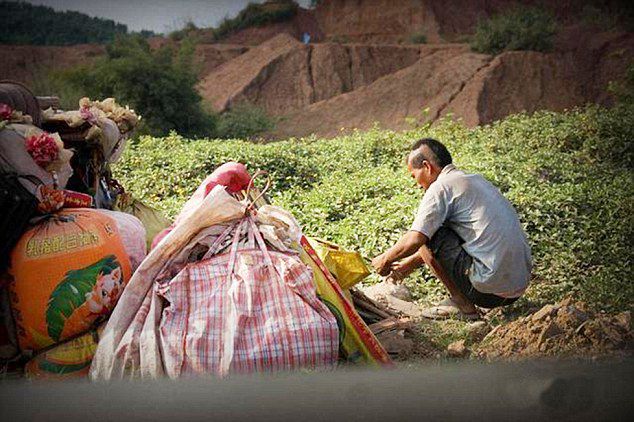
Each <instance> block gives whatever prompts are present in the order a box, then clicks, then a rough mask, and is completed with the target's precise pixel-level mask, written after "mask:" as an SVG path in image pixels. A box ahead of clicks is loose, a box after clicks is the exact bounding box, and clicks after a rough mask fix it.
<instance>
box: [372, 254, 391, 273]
mask: <svg viewBox="0 0 634 422" xmlns="http://www.w3.org/2000/svg"><path fill="white" fill-rule="evenodd" d="M391 265H392V263H391V262H390V261H388V260H387V253H382V254H381V255H379V256H377V257H375V258H374V259H372V267H374V269H375V270H376V272H377V273H379V275H382V276H386V275H388V274H389V272H390V266H391Z"/></svg>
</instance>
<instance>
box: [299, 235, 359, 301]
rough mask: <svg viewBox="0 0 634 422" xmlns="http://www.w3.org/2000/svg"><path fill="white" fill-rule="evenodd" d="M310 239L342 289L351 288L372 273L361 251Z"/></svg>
mask: <svg viewBox="0 0 634 422" xmlns="http://www.w3.org/2000/svg"><path fill="white" fill-rule="evenodd" d="M308 241H309V242H310V244H311V246H312V247H313V248H314V249H315V251H316V252H317V255H318V256H319V258H320V259H321V260H322V262H323V263H324V264H325V265H326V268H328V270H330V272H331V273H332V275H334V276H335V279H336V280H337V283H339V285H340V286H341V288H342V289H349V288H350V287H352V286H354V285H355V284H357V283H358V282H360V281H361V280H363V279H364V278H366V277H367V276H368V275H369V274H370V270H369V269H368V266H367V265H366V264H365V262H364V261H363V258H362V257H361V254H359V252H356V251H347V250H345V249H342V248H341V247H340V246H339V245H337V244H335V243H331V242H327V241H325V240H322V239H317V238H308Z"/></svg>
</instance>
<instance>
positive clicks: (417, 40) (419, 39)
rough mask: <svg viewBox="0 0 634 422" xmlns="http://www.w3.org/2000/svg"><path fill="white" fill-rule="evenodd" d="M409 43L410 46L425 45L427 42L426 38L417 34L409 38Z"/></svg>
mask: <svg viewBox="0 0 634 422" xmlns="http://www.w3.org/2000/svg"><path fill="white" fill-rule="evenodd" d="M409 42H410V43H411V44H425V43H426V42H427V36H426V35H425V34H423V33H420V32H417V33H414V34H412V35H410V36H409Z"/></svg>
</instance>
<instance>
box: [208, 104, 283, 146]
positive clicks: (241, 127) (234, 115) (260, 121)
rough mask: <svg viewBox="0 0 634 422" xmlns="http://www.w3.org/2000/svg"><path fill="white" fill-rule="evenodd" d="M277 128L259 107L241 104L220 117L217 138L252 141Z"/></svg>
mask: <svg viewBox="0 0 634 422" xmlns="http://www.w3.org/2000/svg"><path fill="white" fill-rule="evenodd" d="M274 127H275V124H274V123H273V120H272V119H271V118H270V117H269V116H268V115H267V114H266V113H265V112H264V110H262V109H261V108H259V107H256V106H254V105H251V104H239V105H237V106H236V107H234V108H232V109H231V110H229V111H227V112H225V113H224V114H222V115H221V116H220V117H219V120H218V128H217V131H216V136H217V137H218V138H224V139H251V138H253V137H254V136H255V135H259V134H260V133H263V132H266V131H268V130H271V129H273V128H274Z"/></svg>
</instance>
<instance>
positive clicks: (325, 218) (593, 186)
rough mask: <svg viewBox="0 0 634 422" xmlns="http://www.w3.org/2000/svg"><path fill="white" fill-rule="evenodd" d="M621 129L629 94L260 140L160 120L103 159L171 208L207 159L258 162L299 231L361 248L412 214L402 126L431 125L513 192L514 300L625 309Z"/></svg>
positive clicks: (628, 251) (422, 287)
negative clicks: (202, 132) (492, 115)
mask: <svg viewBox="0 0 634 422" xmlns="http://www.w3.org/2000/svg"><path fill="white" fill-rule="evenodd" d="M633 135H634V109H633V108H632V107H631V106H624V107H616V108H613V109H609V110H608V109H603V108H600V107H595V106H592V107H587V108H583V109H577V110H573V111H568V112H564V113H554V112H538V113H536V114H534V115H525V114H520V115H515V116H510V117H508V118H506V119H505V120H503V121H501V122H497V123H495V124H493V125H489V126H483V127H479V128H475V129H469V128H466V127H464V126H463V125H462V124H461V123H460V122H455V121H452V120H449V119H445V120H443V121H441V122H437V123H436V124H434V125H433V126H428V125H425V126H421V127H417V128H415V129H412V130H410V131H405V132H393V131H385V130H380V129H374V130H370V131H367V132H355V133H352V134H350V135H346V136H341V137H338V138H336V139H329V140H320V139H315V138H306V139H297V140H287V141H281V142H275V143H269V144H254V143H250V142H246V141H240V140H212V139H196V140H190V139H184V138H182V137H180V136H178V135H176V134H172V135H170V136H167V137H164V138H154V137H142V138H141V139H139V140H138V141H136V142H135V143H134V144H132V145H130V146H129V148H128V149H127V151H126V153H125V155H124V158H123V159H122V161H121V162H120V163H119V164H118V165H117V166H116V167H115V169H114V172H115V177H116V178H117V179H118V180H119V181H120V182H121V183H122V184H123V186H125V187H126V188H127V190H128V191H130V192H132V193H133V194H134V195H135V196H137V197H138V198H140V199H142V200H144V201H146V202H147V203H149V204H151V205H154V206H156V207H157V208H159V209H161V210H163V211H164V212H165V213H166V214H168V215H169V216H170V217H173V216H174V215H175V214H176V213H178V210H179V208H180V206H181V205H182V204H183V203H184V202H185V200H186V199H187V198H188V197H189V195H191V194H192V193H193V191H194V190H195V189H196V187H197V186H198V184H199V183H200V182H201V180H202V179H203V178H204V177H205V176H206V175H208V174H209V173H211V172H212V171H213V170H214V169H215V168H216V167H217V166H218V165H220V164H222V163H224V162H226V161H229V160H237V161H240V162H243V163H246V164H247V165H248V167H249V168H250V169H251V170H252V171H255V170H256V169H264V170H267V171H269V172H270V174H271V176H272V180H273V184H272V189H271V191H270V192H271V194H270V196H271V200H272V201H273V203H274V204H276V205H280V206H282V207H284V208H286V209H288V210H289V211H291V212H292V213H293V214H294V215H295V216H296V218H297V219H298V220H299V222H300V223H301V224H302V226H303V229H304V232H305V233H306V234H307V235H311V236H319V237H323V238H326V239H328V240H331V241H334V242H337V243H339V244H341V245H342V246H344V247H347V248H353V249H356V250H359V251H360V252H361V253H362V254H363V255H364V256H365V257H366V258H371V257H373V256H375V255H376V254H378V253H380V252H382V251H384V250H385V249H386V248H387V247H389V246H390V245H391V244H392V243H393V242H394V241H395V240H396V239H397V238H398V237H399V236H400V234H401V233H403V231H405V230H407V228H408V227H409V225H410V224H411V220H412V218H413V215H414V212H415V210H416V207H417V205H418V202H419V200H420V198H421V195H422V193H423V192H422V191H421V190H420V189H418V188H416V187H415V186H414V185H413V182H412V180H411V178H410V177H409V175H408V174H407V171H406V169H405V166H404V157H405V155H406V153H407V151H408V148H409V146H410V144H411V143H412V142H413V141H414V140H416V139H418V138H421V137H427V136H431V137H435V138H437V139H439V140H441V141H442V142H444V143H446V144H447V146H448V148H449V150H450V151H451V152H452V154H453V157H454V163H455V164H456V165H457V166H458V167H460V168H462V169H464V170H466V171H468V172H477V173H480V174H482V175H484V176H485V177H486V178H488V179H489V180H490V181H491V182H493V183H494V184H495V185H496V186H497V187H498V188H499V189H500V190H501V191H502V193H503V194H504V195H505V196H506V197H507V198H508V199H509V200H510V201H511V202H512V203H513V204H514V205H515V207H516V209H517V211H518V213H519V215H520V218H521V221H522V223H523V225H524V228H525V230H526V232H527V234H528V237H529V239H530V243H531V245H532V251H533V259H534V263H535V265H534V273H533V280H532V285H531V288H530V289H529V292H528V294H527V295H526V298H524V299H523V300H524V301H530V302H534V303H537V304H539V303H544V302H548V301H553V300H558V299H560V298H562V297H564V296H565V295H567V294H568V293H573V294H574V295H575V296H576V297H578V298H580V299H582V300H584V301H586V302H588V303H589V304H590V305H591V306H592V307H594V308H595V309H605V310H610V311H616V310H629V309H632V298H634V283H632V281H633V280H632V274H633V272H632V247H631V238H632V235H633V229H634V217H633V205H634V173H633V172H632V167H633V161H632V157H633V154H632V142H631V141H632V139H634V136H633ZM375 280H376V278H372V277H371V278H370V279H369V280H368V282H373V281H375ZM407 283H408V285H409V286H410V287H411V288H412V289H413V291H414V293H415V295H416V297H417V298H418V299H419V300H422V301H424V302H427V301H430V302H431V301H433V300H435V299H438V297H439V295H440V294H441V289H440V285H439V283H438V282H437V281H435V280H434V279H433V278H432V277H431V276H429V275H427V274H426V273H424V272H417V273H415V274H414V275H412V276H411V277H410V278H409V280H408V281H407Z"/></svg>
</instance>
